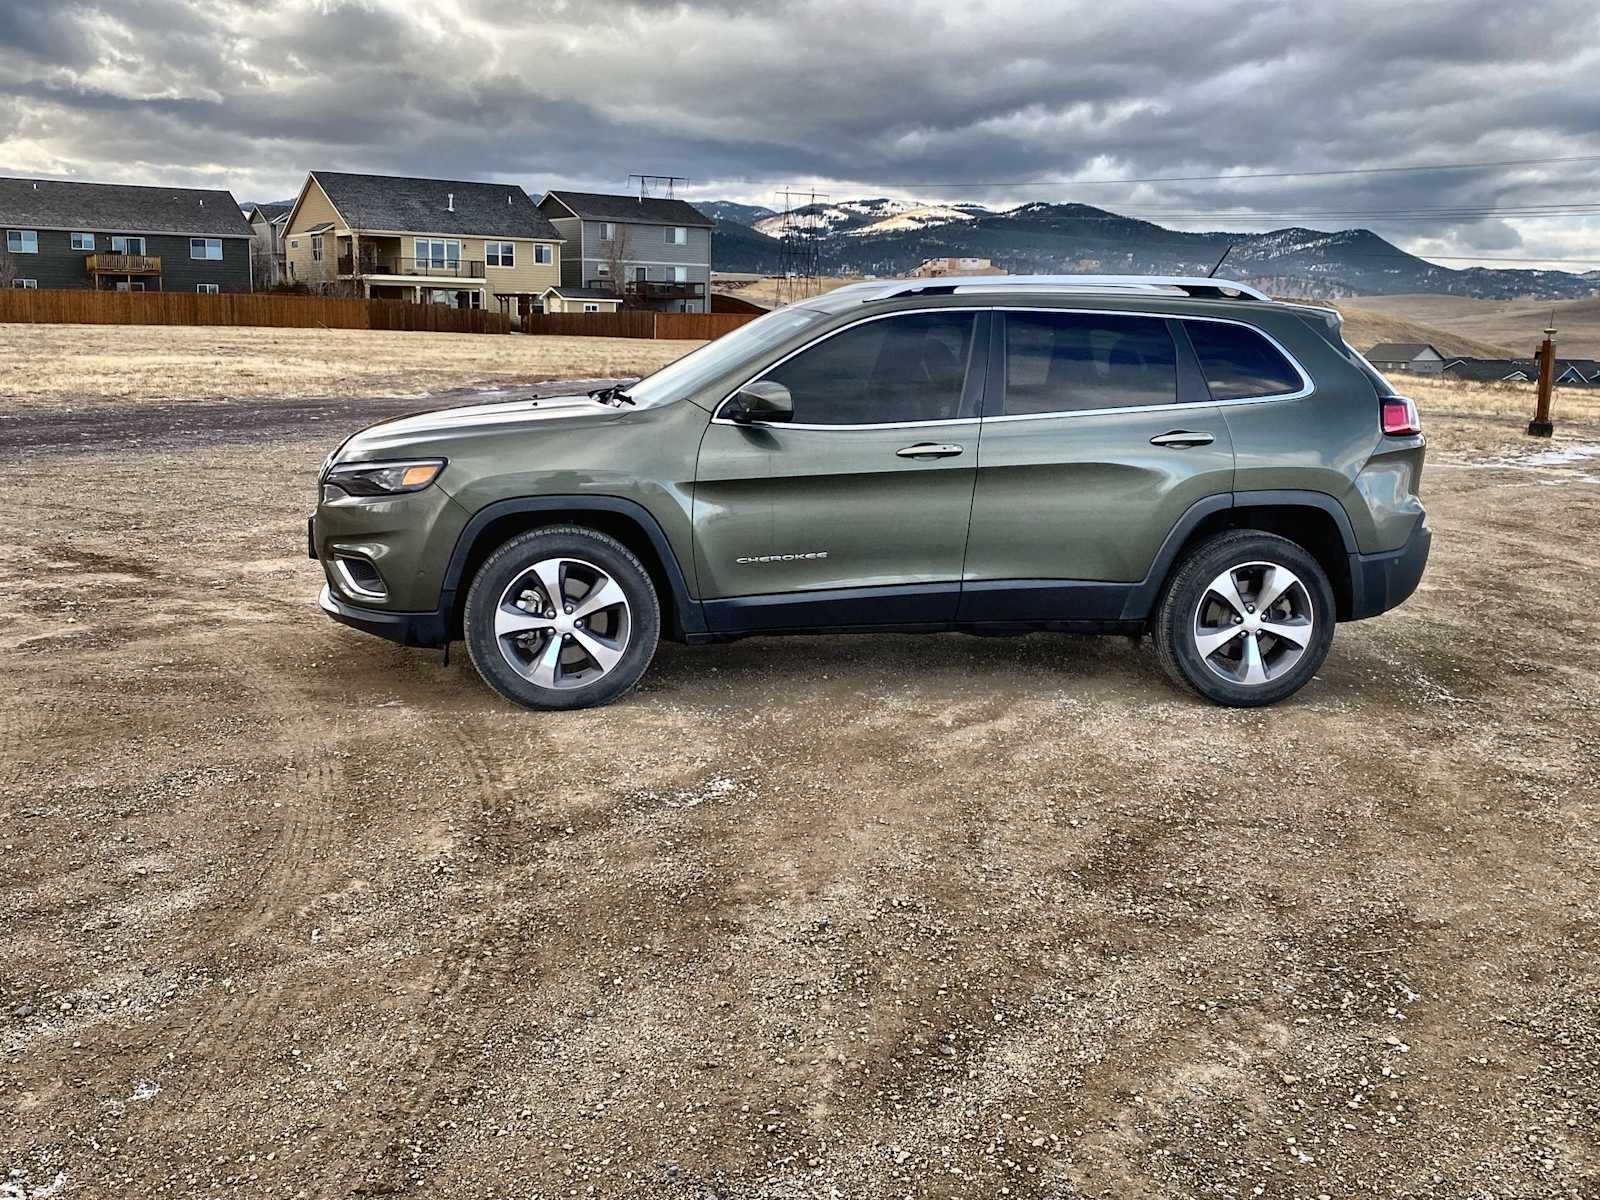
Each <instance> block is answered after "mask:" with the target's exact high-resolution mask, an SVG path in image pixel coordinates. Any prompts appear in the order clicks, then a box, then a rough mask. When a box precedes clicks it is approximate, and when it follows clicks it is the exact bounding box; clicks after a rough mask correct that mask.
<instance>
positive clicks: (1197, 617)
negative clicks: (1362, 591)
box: [1154, 529, 1336, 708]
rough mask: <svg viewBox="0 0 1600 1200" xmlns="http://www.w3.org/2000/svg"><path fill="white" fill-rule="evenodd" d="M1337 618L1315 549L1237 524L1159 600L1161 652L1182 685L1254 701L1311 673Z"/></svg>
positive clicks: (1220, 697)
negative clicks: (1312, 551) (1233, 529)
mask: <svg viewBox="0 0 1600 1200" xmlns="http://www.w3.org/2000/svg"><path fill="white" fill-rule="evenodd" d="M1335 620H1336V613H1335V606H1334V599H1333V588H1332V586H1331V585H1330V584H1329V583H1328V576H1327V573H1326V572H1324V571H1323V569H1322V566H1321V564H1319V563H1318V562H1317V560H1316V559H1315V558H1313V557H1312V556H1311V554H1310V553H1308V552H1307V551H1306V550H1305V549H1304V548H1303V547H1301V546H1299V545H1297V544H1296V543H1294V542H1291V541H1290V540H1289V539H1288V538H1283V537H1279V536H1277V535H1276V534H1271V533H1262V532H1259V531H1257V530H1250V529H1241V530H1235V531H1233V532H1230V533H1223V534H1219V535H1218V536H1216V537H1214V538H1212V539H1210V540H1209V541H1207V542H1204V543H1202V544H1201V545H1199V546H1197V547H1196V548H1195V549H1194V550H1192V551H1190V552H1189V553H1188V554H1187V555H1186V556H1185V557H1184V559H1183V561H1182V562H1180V563H1179V564H1178V568H1177V570H1176V572H1175V573H1174V575H1173V577H1172V580H1171V582H1170V583H1168V585H1167V588H1166V591H1165V592H1164V593H1163V594H1162V597H1161V601H1160V603H1159V604H1158V605H1157V608H1156V616H1155V630H1154V633H1155V643H1156V653H1157V654H1158V655H1159V656H1160V659H1161V665H1162V667H1163V668H1164V669H1165V670H1166V672H1167V674H1168V675H1169V676H1170V677H1171V678H1172V679H1173V680H1174V681H1175V682H1177V683H1178V684H1180V685H1182V686H1184V687H1186V688H1189V689H1190V690H1192V691H1195V692H1198V693H1199V694H1200V695H1201V696H1204V697H1205V698H1206V699H1207V700H1211V701H1213V702H1214V703H1217V704H1225V705H1228V706H1230V707H1234V708H1253V707H1257V706H1259V705H1263V704H1273V703H1276V702H1277V701H1279V700H1282V699H1284V698H1285V697H1287V696H1292V695H1293V694H1294V693H1295V692H1297V691H1299V690H1300V689H1301V688H1302V687H1304V686H1305V685H1306V683H1307V682H1309V681H1310V679H1311V677H1312V676H1313V675H1315V674H1316V673H1317V670H1318V668H1319V667H1321V666H1322V662H1323V660H1324V659H1325V658H1327V656H1328V648H1329V647H1330V646H1331V645H1332V644H1333V626H1334V622H1335Z"/></svg>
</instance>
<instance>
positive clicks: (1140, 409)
mask: <svg viewBox="0 0 1600 1200" xmlns="http://www.w3.org/2000/svg"><path fill="white" fill-rule="evenodd" d="M921 312H971V313H981V312H990V313H1004V312H1037V313H1074V314H1078V315H1082V316H1105V317H1151V318H1153V319H1155V320H1158V321H1212V322H1215V323H1216V324H1218V325H1242V326H1243V327H1244V328H1246V329H1248V330H1250V331H1251V332H1252V333H1256V334H1259V335H1260V336H1261V337H1264V338H1266V339H1267V341H1268V342H1269V343H1270V344H1271V345H1272V347H1273V348H1274V349H1275V350H1277V352H1278V353H1279V354H1281V355H1283V357H1284V359H1285V360H1287V362H1288V363H1289V365H1290V366H1291V367H1293V368H1294V369H1295V374H1297V375H1299V376H1300V388H1299V390H1298V391H1293V392H1274V393H1273V394H1271V395H1268V396H1239V397H1236V398H1233V399H1228V400H1195V401H1191V402H1189V403H1187V404H1185V403H1181V402H1178V401H1174V402H1172V403H1171V404H1133V405H1124V406H1121V407H1118V408H1069V409H1061V410H1060V411H1058V412H1044V413H1016V414H1013V415H1010V416H1007V415H1005V414H1002V415H1000V416H998V417H985V416H981V415H980V416H976V417H953V418H948V419H945V420H939V421H891V422H882V423H877V424H871V425H813V424H803V423H789V422H783V421H777V422H773V421H750V422H743V421H730V420H728V419H727V418H726V417H724V416H723V415H722V410H723V409H724V408H726V407H727V405H728V402H729V401H731V400H732V399H733V398H734V396H736V395H738V393H739V391H740V389H742V388H744V387H745V386H746V385H748V384H750V383H754V382H755V381H756V380H758V379H764V378H765V377H766V374H767V372H768V371H774V370H776V369H777V368H779V367H781V366H782V365H783V364H784V363H786V362H788V361H789V360H790V359H791V358H793V357H794V356H795V355H797V354H800V353H802V352H804V351H806V350H809V349H811V347H813V346H820V345H821V344H822V343H823V342H825V341H827V340H828V339H829V338H831V337H833V336H834V335H835V334H840V333H843V332H845V330H847V329H854V328H856V326H858V325H865V324H867V323H868V322H869V321H884V320H888V319H890V318H893V317H901V316H906V315H908V314H912V313H921ZM1173 350H1174V352H1176V350H1177V347H1176V346H1174V347H1173ZM1004 352H1005V347H1004V346H1002V347H1001V353H1002V354H1003V353H1004ZM1195 358H1196V360H1197V365H1198V359H1199V354H1198V353H1197V352H1196V353H1195ZM991 365H992V364H991ZM1204 373H1205V372H1204V369H1202V371H1201V375H1202V377H1203V376H1204ZM1207 386H1208V387H1209V383H1208V384H1207ZM1316 390H1317V387H1316V384H1315V382H1314V381H1313V380H1312V378H1311V373H1310V372H1309V371H1307V370H1306V369H1305V367H1304V366H1302V365H1301V363H1300V360H1299V359H1298V358H1296V357H1295V356H1294V355H1293V354H1291V353H1290V352H1289V348H1288V347H1287V346H1285V345H1284V344H1283V343H1282V342H1280V341H1279V340H1278V339H1277V338H1275V337H1273V336H1272V334H1270V333H1268V332H1267V331H1266V330H1265V329H1262V328H1261V327H1260V326H1259V325H1253V324H1251V323H1250V322H1249V321H1242V320H1239V319H1238V318H1236V317H1216V316H1210V315H1202V314H1199V313H1193V314H1190V313H1163V312H1147V311H1145V310H1142V309H1125V308H1077V307H1074V308H1060V307H1056V306H1054V305H1028V304H1004V303H994V304H975V305H972V306H970V307H969V306H966V305H961V306H956V305H951V306H949V307H945V306H944V305H926V306H924V307H920V308H906V309H900V310H899V311H897V312H889V313H876V314H874V315H872V316H870V317H863V318H862V319H861V320H859V321H852V322H850V324H848V325H841V326H839V328H837V329H832V330H829V331H828V332H827V333H825V334H823V335H822V336H821V337H819V338H817V339H816V341H814V342H807V343H806V344H805V345H804V346H801V347H799V348H797V349H794V350H791V351H790V352H789V353H788V354H785V355H784V356H783V357H782V358H780V359H779V360H778V361H777V362H775V363H771V364H769V365H768V366H766V367H765V368H764V369H763V370H761V371H760V372H758V373H757V374H755V375H752V376H751V377H750V378H749V379H746V380H744V382H743V383H740V384H739V385H738V387H736V388H734V389H733V391H731V392H729V393H728V394H727V395H726V396H724V397H723V398H722V400H721V401H720V402H719V403H718V404H717V408H716V412H715V414H714V415H713V416H712V418H711V423H712V424H713V425H759V426H761V427H762V428H766V429H772V428H783V429H808V430H841V429H927V428H932V427H937V426H940V425H969V424H971V423H972V422H974V421H981V422H982V423H983V424H989V423H991V422H1001V421H1042V420H1046V419H1051V418H1057V417H1091V416H1110V415H1115V414H1119V413H1145V412H1156V413H1159V412H1193V411H1195V410H1196V409H1201V408H1219V407H1222V406H1224V405H1226V406H1228V407H1234V406H1237V405H1242V404H1276V403H1279V402H1281V401H1285V400H1303V399H1305V397H1307V396H1309V395H1311V394H1312V393H1314V392H1315V391H1316Z"/></svg>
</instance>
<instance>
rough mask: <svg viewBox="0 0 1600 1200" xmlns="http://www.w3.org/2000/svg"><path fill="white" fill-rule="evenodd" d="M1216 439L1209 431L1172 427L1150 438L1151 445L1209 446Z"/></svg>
mask: <svg viewBox="0 0 1600 1200" xmlns="http://www.w3.org/2000/svg"><path fill="white" fill-rule="evenodd" d="M1216 440H1217V439H1216V438H1214V437H1212V436H1211V435H1210V434H1209V433H1194V432H1191V431H1190V430H1187V429H1174V430H1173V431H1172V432H1171V433H1158V434H1156V436H1155V437H1153V438H1151V439H1150V444H1151V445H1152V446H1177V447H1180V448H1181V447H1184V446H1209V445H1211V443H1212V442H1214V441H1216Z"/></svg>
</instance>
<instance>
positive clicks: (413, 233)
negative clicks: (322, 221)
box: [345, 222, 567, 243]
mask: <svg viewBox="0 0 1600 1200" xmlns="http://www.w3.org/2000/svg"><path fill="white" fill-rule="evenodd" d="M345 228H346V229H348V230H349V231H350V232H351V233H357V234H360V233H369V234H375V235H377V236H379V237H438V238H479V239H487V240H489V241H495V240H497V239H501V238H503V239H505V240H506V241H512V242H551V243H556V242H562V243H565V242H566V240H567V239H566V238H564V237H561V236H559V235H558V236H556V237H545V236H543V235H542V234H541V235H535V234H531V233H440V232H438V231H437V230H429V229H357V228H356V227H355V226H354V225H351V224H350V223H349V222H346V223H345Z"/></svg>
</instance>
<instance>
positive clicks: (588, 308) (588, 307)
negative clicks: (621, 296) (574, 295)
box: [583, 304, 600, 312]
mask: <svg viewBox="0 0 1600 1200" xmlns="http://www.w3.org/2000/svg"><path fill="white" fill-rule="evenodd" d="M583 311H584V312H599V311H600V306H599V305H598V304H585V305H584V306H583Z"/></svg>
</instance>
